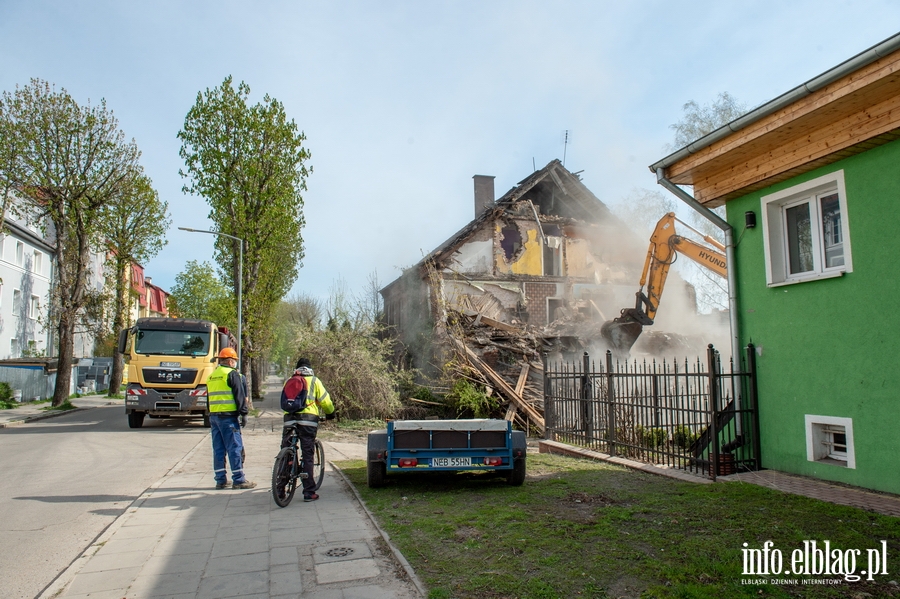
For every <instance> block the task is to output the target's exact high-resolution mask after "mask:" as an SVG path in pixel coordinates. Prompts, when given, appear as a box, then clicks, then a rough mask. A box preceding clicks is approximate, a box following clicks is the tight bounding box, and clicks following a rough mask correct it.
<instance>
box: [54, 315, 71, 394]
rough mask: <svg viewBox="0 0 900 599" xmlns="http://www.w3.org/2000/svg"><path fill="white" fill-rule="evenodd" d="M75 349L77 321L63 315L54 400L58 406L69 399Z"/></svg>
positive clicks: (60, 326) (60, 327)
mask: <svg viewBox="0 0 900 599" xmlns="http://www.w3.org/2000/svg"><path fill="white" fill-rule="evenodd" d="M74 350H75V321H70V320H69V319H68V318H66V317H61V318H60V321H59V362H58V364H57V367H56V387H54V388H53V402H52V403H51V405H52V406H53V407H54V408H56V407H59V406H61V405H63V404H64V403H66V401H67V400H68V399H69V390H70V388H71V385H72V366H73V361H74V360H73V359H72V354H73V353H74Z"/></svg>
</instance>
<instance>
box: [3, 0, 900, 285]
mask: <svg viewBox="0 0 900 599" xmlns="http://www.w3.org/2000/svg"><path fill="white" fill-rule="evenodd" d="M898 24H900V2H897V1H896V0H890V1H880V0H854V1H853V2H850V1H832V0H791V1H789V2H785V1H783V0H778V1H752V0H751V1H748V2H740V3H738V2H722V1H721V0H715V1H707V0H691V1H679V0H667V1H655V0H654V1H650V0H628V1H626V2H622V1H621V0H619V1H605V0H593V1H563V0H557V1H555V2H548V1H546V0H545V1H543V2H537V1H530V0H490V1H483V0H454V1H450V0H428V1H425V0H419V1H384V0H380V1H379V0H368V1H363V0H359V1H348V0H333V1H329V2H322V1H320V2H311V1H306V0H293V1H290V2H287V1H285V2H281V1H267V2H255V3H254V2H246V1H240V2H239V1H229V0H216V1H209V0H192V1H191V2H183V1H166V0H159V1H156V0H154V1H153V2H146V3H138V2H122V1H121V0H110V1H101V0H75V1H70V2H64V1H62V0H57V1H50V0H0V91H13V90H15V87H16V85H19V86H24V85H27V84H28V82H29V81H30V80H31V79H32V78H38V79H42V80H45V81H48V82H50V83H52V84H54V85H55V86H56V87H57V88H64V89H65V90H66V91H68V92H69V94H70V95H72V96H73V97H74V98H75V100H76V101H78V102H79V103H83V104H86V103H88V102H90V103H97V102H98V101H99V100H100V99H101V98H102V99H105V100H106V102H107V107H108V108H109V109H110V110H112V111H113V113H114V114H115V116H116V118H117V119H118V121H119V125H120V127H121V129H122V130H123V131H124V133H125V135H126V136H127V137H128V138H133V139H134V140H135V141H136V143H137V145H138V147H139V148H140V150H141V152H142V156H141V163H142V165H143V166H144V168H145V170H146V172H147V174H148V175H149V176H150V177H151V179H152V180H153V184H154V186H155V188H156V189H157V191H158V192H159V195H160V197H161V199H163V200H165V201H166V202H168V204H169V209H170V212H171V218H172V227H171V229H170V230H169V232H168V234H167V241H168V243H167V245H166V246H165V248H164V249H163V250H162V251H161V252H160V253H159V254H158V255H157V256H156V257H154V258H153V259H151V260H150V261H148V262H147V264H145V265H144V266H145V273H146V276H149V277H152V279H153V283H154V284H155V285H159V286H161V287H163V288H164V289H170V288H171V287H172V285H173V284H174V282H175V277H176V275H177V274H178V273H179V272H182V271H183V270H184V269H185V264H186V262H187V261H189V260H197V261H212V254H213V241H214V237H213V236H212V235H202V234H196V233H188V232H185V231H179V230H178V229H177V227H188V228H194V229H209V228H211V227H212V223H211V221H210V220H209V219H208V215H209V206H208V204H207V203H206V201H205V200H204V199H203V198H201V197H196V196H191V195H188V194H185V193H184V192H183V191H182V186H183V185H184V183H185V182H186V181H185V180H184V179H183V178H182V177H181V176H180V175H179V169H181V168H183V166H184V165H183V162H182V160H181V159H180V158H179V156H178V151H179V147H180V142H179V141H178V139H177V137H176V136H177V134H178V131H179V130H180V129H181V127H182V126H183V124H184V118H185V115H186V114H187V112H188V110H189V109H190V107H191V106H192V105H193V103H194V102H195V101H196V98H197V94H198V93H199V92H201V91H204V90H206V89H208V88H209V89H211V88H214V87H216V86H218V85H220V84H221V83H222V81H223V80H224V79H225V78H226V77H227V76H229V75H230V76H232V77H233V78H234V80H235V82H238V81H244V82H246V83H247V84H248V85H249V86H250V89H251V102H253V103H256V102H260V101H262V99H263V96H264V95H265V94H268V95H270V96H272V97H274V98H276V99H277V100H279V101H280V102H282V103H283V104H284V107H285V110H286V112H287V114H288V117H289V118H291V119H293V120H294V121H295V122H296V123H297V125H298V127H299V128H300V129H301V130H302V131H303V132H304V133H305V135H306V137H307V141H306V147H307V148H308V149H309V151H310V152H311V154H312V157H311V160H310V161H309V163H308V164H309V166H311V167H312V169H313V172H312V174H311V175H310V177H309V179H308V181H307V184H308V190H307V191H306V192H305V193H304V194H303V201H304V214H305V218H306V227H305V229H304V231H303V238H304V242H305V257H304V260H303V265H302V268H301V269H300V270H299V277H298V279H297V281H296V283H295V284H294V286H293V289H292V290H291V295H299V294H307V295H310V296H312V297H315V298H318V299H322V300H325V299H326V298H327V297H328V296H329V295H330V294H331V293H332V291H333V290H335V289H336V288H338V287H341V288H343V289H344V291H345V292H348V293H349V294H351V295H355V294H362V293H363V292H364V288H366V286H367V285H369V282H370V281H371V280H372V278H373V277H376V276H377V281H378V282H379V283H380V284H381V286H384V285H386V284H387V283H389V282H391V281H392V280H394V279H395V278H396V277H398V276H399V275H400V274H401V269H402V268H406V267H408V266H411V265H412V264H415V263H416V262H418V261H419V259H421V257H422V256H423V255H425V254H427V253H428V252H429V251H431V250H432V249H434V248H435V247H437V246H438V245H440V244H441V243H442V242H443V241H445V240H446V239H447V238H449V237H450V236H451V235H453V234H454V233H455V232H456V231H458V230H459V229H460V228H462V227H463V226H464V225H466V224H467V223H468V222H469V221H470V220H471V219H472V218H474V200H473V181H472V176H473V175H476V174H477V175H491V176H494V177H496V178H495V191H496V197H500V196H502V195H503V194H504V193H506V192H507V191H508V190H509V189H510V188H512V187H514V186H515V185H516V183H518V182H519V181H521V180H522V179H524V178H525V177H527V176H528V175H529V174H530V173H531V172H532V171H533V170H534V168H535V167H536V168H541V167H543V166H545V165H546V164H547V163H549V162H550V161H551V160H554V159H560V160H563V159H565V160H564V162H565V166H566V168H567V169H568V170H570V171H572V172H578V171H582V172H581V177H582V179H583V182H584V184H585V185H586V186H587V187H588V189H590V190H591V191H593V193H594V194H595V195H596V196H597V197H598V198H600V200H601V201H603V202H604V203H606V204H608V205H610V206H611V207H615V206H616V205H617V204H618V203H621V202H623V201H624V199H625V198H626V197H627V196H629V195H630V194H631V193H632V192H633V190H635V189H638V188H645V189H651V190H661V188H659V187H658V186H657V185H656V181H655V177H654V175H653V174H652V173H651V172H650V171H649V169H648V168H647V167H648V165H650V164H652V163H653V162H655V161H657V160H658V159H660V158H662V157H664V156H666V155H667V154H668V153H669V152H670V148H669V147H667V145H668V144H670V143H671V141H672V137H673V132H672V130H671V128H670V125H672V124H673V123H676V122H678V121H679V120H680V118H681V117H682V114H683V105H684V104H685V103H686V102H689V101H691V100H694V101H696V102H698V103H700V104H708V103H710V102H712V101H713V100H715V98H716V97H717V96H718V94H720V93H721V92H728V93H730V94H731V95H732V96H734V97H735V98H737V99H738V100H739V101H741V102H743V103H745V104H747V105H748V106H751V107H753V106H757V105H760V104H763V103H765V102H767V101H769V100H771V99H773V98H775V97H777V96H778V95H780V94H782V93H784V92H786V91H788V90H790V89H792V88H794V87H796V86H797V85H800V84H801V83H803V82H805V81H807V80H809V79H812V78H813V77H815V76H816V75H818V74H820V73H822V72H824V71H827V70H829V69H831V68H832V67H834V66H836V65H838V64H840V63H841V62H843V61H844V60H846V59H848V58H850V57H851V56H853V55H855V54H858V53H859V52H862V51H863V50H865V49H867V48H869V47H871V46H873V45H875V44H877V43H878V42H880V41H882V40H884V39H886V38H888V37H890V36H891V35H893V34H895V33H897V27H898ZM566 132H568V143H565V139H566ZM664 193H667V192H664Z"/></svg>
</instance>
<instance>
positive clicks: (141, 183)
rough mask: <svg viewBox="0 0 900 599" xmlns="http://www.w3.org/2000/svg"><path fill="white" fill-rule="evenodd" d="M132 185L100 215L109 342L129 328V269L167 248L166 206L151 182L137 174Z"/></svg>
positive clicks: (116, 381) (117, 361) (119, 363)
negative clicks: (109, 289) (109, 299)
mask: <svg viewBox="0 0 900 599" xmlns="http://www.w3.org/2000/svg"><path fill="white" fill-rule="evenodd" d="M132 183H133V184H132V185H131V186H130V187H128V188H124V189H122V191H121V193H120V194H118V195H117V196H115V197H114V198H113V201H112V202H110V203H109V204H107V205H106V206H104V208H103V210H102V211H101V226H102V234H103V238H104V240H105V243H106V250H107V252H108V253H109V255H110V256H112V258H111V260H110V262H111V265H110V266H109V268H110V270H111V276H110V277H109V278H108V279H107V280H108V281H111V284H112V286H113V305H112V312H113V318H112V332H111V337H112V338H115V336H116V335H117V334H118V332H119V331H120V330H122V329H124V328H126V327H128V326H129V325H130V324H131V323H130V322H128V319H129V318H130V314H131V312H130V300H131V293H130V289H129V286H128V280H129V277H128V276H127V274H128V269H129V268H131V264H132V263H135V262H137V263H141V262H146V261H147V260H149V259H150V258H152V257H153V256H155V255H156V254H158V253H159V251H160V250H161V249H162V248H163V246H164V245H165V244H166V239H165V234H166V231H167V230H168V228H169V226H170V225H171V224H172V221H171V219H169V215H168V208H169V205H168V203H166V202H163V201H160V199H159V194H158V193H157V192H156V190H155V189H153V185H152V182H151V181H150V178H149V177H147V176H146V175H144V174H143V173H139V174H138V175H137V176H135V177H134V179H133V182H132ZM122 358H123V357H122V355H121V354H119V353H117V352H113V367H112V373H111V374H110V384H109V396H110V397H113V396H114V395H116V394H117V393H118V392H119V385H120V383H121V381H122V370H123V367H124V363H123V359H122Z"/></svg>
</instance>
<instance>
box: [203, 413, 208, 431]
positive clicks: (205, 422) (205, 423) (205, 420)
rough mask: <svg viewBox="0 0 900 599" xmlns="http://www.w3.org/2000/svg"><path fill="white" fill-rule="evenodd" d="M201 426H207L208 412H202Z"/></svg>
mask: <svg viewBox="0 0 900 599" xmlns="http://www.w3.org/2000/svg"><path fill="white" fill-rule="evenodd" d="M203 428H209V412H206V413H204V414H203Z"/></svg>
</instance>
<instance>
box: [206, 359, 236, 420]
mask: <svg viewBox="0 0 900 599" xmlns="http://www.w3.org/2000/svg"><path fill="white" fill-rule="evenodd" d="M232 370H234V368H228V367H227V366H221V365H220V366H219V367H218V368H216V369H215V370H213V373H212V374H211V375H209V379H208V380H207V381H206V392H207V393H208V394H209V400H208V402H209V411H210V413H211V414H215V413H216V412H237V402H235V401H234V393H233V392H232V391H231V387H229V386H228V375H229V374H231V371H232Z"/></svg>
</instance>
